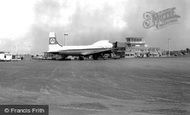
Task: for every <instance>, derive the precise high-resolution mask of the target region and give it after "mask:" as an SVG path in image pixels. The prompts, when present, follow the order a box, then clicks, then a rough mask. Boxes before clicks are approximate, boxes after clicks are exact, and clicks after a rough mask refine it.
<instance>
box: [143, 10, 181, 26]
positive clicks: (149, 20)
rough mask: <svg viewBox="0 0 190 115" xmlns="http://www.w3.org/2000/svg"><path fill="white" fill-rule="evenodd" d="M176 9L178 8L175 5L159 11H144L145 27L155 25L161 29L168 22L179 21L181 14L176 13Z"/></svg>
mask: <svg viewBox="0 0 190 115" xmlns="http://www.w3.org/2000/svg"><path fill="white" fill-rule="evenodd" d="M175 9H176V8H175V7H173V8H168V9H166V10H163V11H160V12H158V13H156V12H154V11H151V12H146V13H144V14H143V17H144V19H145V20H144V22H143V27H144V28H146V29H149V28H151V27H153V26H155V27H156V28H157V29H160V28H162V27H164V26H166V25H168V24H172V23H174V22H177V21H178V18H180V16H179V15H176V14H175V11H174V10H175Z"/></svg>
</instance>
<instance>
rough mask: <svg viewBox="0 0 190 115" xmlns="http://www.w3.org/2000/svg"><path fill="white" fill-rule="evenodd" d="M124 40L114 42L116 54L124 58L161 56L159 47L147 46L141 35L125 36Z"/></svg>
mask: <svg viewBox="0 0 190 115" xmlns="http://www.w3.org/2000/svg"><path fill="white" fill-rule="evenodd" d="M125 40H126V42H115V43H114V47H115V48H116V47H117V54H119V55H121V57H125V58H133V57H159V56H161V50H160V48H155V47H148V45H147V44H146V42H145V41H144V39H143V38H142V37H126V38H125Z"/></svg>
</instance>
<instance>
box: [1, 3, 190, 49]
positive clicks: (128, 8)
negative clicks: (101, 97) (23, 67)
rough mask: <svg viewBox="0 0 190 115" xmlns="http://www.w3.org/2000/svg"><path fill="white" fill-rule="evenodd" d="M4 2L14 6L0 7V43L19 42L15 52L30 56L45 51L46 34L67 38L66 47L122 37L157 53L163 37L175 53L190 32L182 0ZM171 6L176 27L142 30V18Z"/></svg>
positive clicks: (185, 45)
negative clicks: (140, 41)
mask: <svg viewBox="0 0 190 115" xmlns="http://www.w3.org/2000/svg"><path fill="white" fill-rule="evenodd" d="M7 1H9V2H10V1H11V2H12V3H14V5H11V6H10V7H7V6H9V4H8V2H7V3H4V4H3V5H0V7H3V9H4V10H5V11H6V12H7V13H6V14H5V15H4V14H3V10H1V11H0V13H1V14H3V16H2V20H1V21H0V25H2V26H1V27H0V43H1V44H2V39H4V42H5V41H7V42H11V41H12V45H13V46H14V45H15V43H14V42H15V41H14V40H17V41H20V42H18V43H22V42H23V41H25V43H24V44H25V45H23V48H20V49H25V47H26V49H27V50H26V51H30V52H45V51H47V48H48V33H49V32H50V31H54V32H56V33H57V39H58V41H59V42H60V43H62V41H63V36H64V33H69V35H68V36H67V38H66V39H67V45H82V44H91V43H93V42H95V41H98V40H101V39H108V40H110V41H125V37H126V36H142V37H144V38H145V40H146V41H147V43H148V45H150V46H158V47H163V48H166V45H165V43H166V42H167V38H171V39H172V40H173V44H175V48H179V49H180V48H184V47H188V44H187V43H188V42H189V41H190V40H189V39H188V38H187V37H188V36H189V32H188V30H189V27H190V26H188V25H190V24H189V21H188V20H189V17H190V15H189V12H188V11H189V5H190V3H189V2H188V0H181V1H179V0H165V1H160V0H31V1H26V0H17V1H16V2H15V1H14V0H7ZM171 7H176V13H177V14H179V15H180V16H181V18H180V20H179V22H178V23H177V24H174V25H171V26H168V27H166V28H164V29H161V30H157V29H155V28H151V29H145V28H143V26H142V24H143V21H144V19H143V17H142V16H143V13H145V12H147V11H152V10H153V11H156V12H158V11H161V10H164V9H167V8H171ZM23 9H24V10H23ZM3 17H4V18H3ZM177 37H180V38H177ZM5 39H6V40H5ZM180 40H182V41H180ZM13 41H14V42H13ZM4 46H5V45H4ZM6 47H7V46H6ZM21 47H22V45H21ZM173 48H174V47H173Z"/></svg>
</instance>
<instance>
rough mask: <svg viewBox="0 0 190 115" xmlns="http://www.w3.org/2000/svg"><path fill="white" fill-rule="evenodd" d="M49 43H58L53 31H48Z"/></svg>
mask: <svg viewBox="0 0 190 115" xmlns="http://www.w3.org/2000/svg"><path fill="white" fill-rule="evenodd" d="M49 44H50V45H53V44H58V42H57V40H56V34H55V32H50V33H49Z"/></svg>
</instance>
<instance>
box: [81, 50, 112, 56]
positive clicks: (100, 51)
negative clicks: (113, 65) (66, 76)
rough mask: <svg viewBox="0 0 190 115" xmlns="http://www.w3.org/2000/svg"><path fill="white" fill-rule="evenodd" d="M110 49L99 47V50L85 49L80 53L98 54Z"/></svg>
mask: <svg viewBox="0 0 190 115" xmlns="http://www.w3.org/2000/svg"><path fill="white" fill-rule="evenodd" d="M109 51H111V49H100V50H93V51H92V50H91V51H85V52H82V53H81V54H82V55H84V56H85V55H93V54H98V53H104V52H109Z"/></svg>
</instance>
